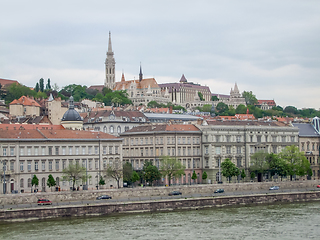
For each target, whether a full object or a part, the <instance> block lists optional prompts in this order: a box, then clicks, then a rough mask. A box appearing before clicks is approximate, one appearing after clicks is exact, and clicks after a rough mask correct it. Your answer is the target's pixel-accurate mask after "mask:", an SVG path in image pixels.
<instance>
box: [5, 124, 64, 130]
mask: <svg viewBox="0 0 320 240" xmlns="http://www.w3.org/2000/svg"><path fill="white" fill-rule="evenodd" d="M14 129H20V130H31V129H33V130H34V129H43V130H45V129H49V130H53V129H54V130H58V129H64V127H63V126H62V125H51V124H0V130H14Z"/></svg>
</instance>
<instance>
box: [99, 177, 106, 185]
mask: <svg viewBox="0 0 320 240" xmlns="http://www.w3.org/2000/svg"><path fill="white" fill-rule="evenodd" d="M105 184H106V182H105V181H104V179H103V177H102V176H100V181H99V185H100V186H103V185H105Z"/></svg>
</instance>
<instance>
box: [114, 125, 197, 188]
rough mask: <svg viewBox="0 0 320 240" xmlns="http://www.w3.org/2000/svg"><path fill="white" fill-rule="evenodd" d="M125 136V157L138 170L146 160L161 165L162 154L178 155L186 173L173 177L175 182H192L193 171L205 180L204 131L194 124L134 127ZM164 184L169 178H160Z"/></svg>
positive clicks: (123, 135) (157, 165)
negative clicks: (203, 173)
mask: <svg viewBox="0 0 320 240" xmlns="http://www.w3.org/2000/svg"><path fill="white" fill-rule="evenodd" d="M120 136H121V137H123V139H124V142H123V161H124V162H130V163H131V164H132V166H133V168H134V169H135V170H136V171H141V170H142V169H143V165H144V163H145V162H146V161H151V162H152V163H153V165H155V166H156V167H158V168H159V167H160V166H161V157H162V156H170V157H173V158H177V159H178V160H179V161H180V162H181V163H182V164H183V165H184V166H185V167H186V170H185V175H184V176H182V177H181V178H179V179H174V180H173V181H172V183H173V184H190V183H191V181H192V179H191V176H192V173H193V171H195V172H196V174H197V176H198V178H197V180H196V182H197V183H201V182H202V160H201V159H202V158H201V153H202V151H201V132H200V130H199V129H198V128H197V127H195V126H194V125H187V124H159V125H148V126H139V127H134V128H132V129H131V130H128V131H126V132H125V133H122V134H120ZM161 182H162V184H164V183H166V179H164V178H163V179H162V180H161Z"/></svg>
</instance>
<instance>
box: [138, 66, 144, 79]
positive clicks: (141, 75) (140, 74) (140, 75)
mask: <svg viewBox="0 0 320 240" xmlns="http://www.w3.org/2000/svg"><path fill="white" fill-rule="evenodd" d="M142 78H143V74H142V68H141V63H140V73H139V81H140V82H141V81H142Z"/></svg>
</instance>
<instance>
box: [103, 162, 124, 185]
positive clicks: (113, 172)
mask: <svg viewBox="0 0 320 240" xmlns="http://www.w3.org/2000/svg"><path fill="white" fill-rule="evenodd" d="M105 173H106V175H107V176H108V177H110V178H113V179H114V180H116V182H117V185H118V188H120V180H121V178H122V177H123V172H122V168H119V167H118V166H117V165H116V164H112V165H111V164H108V166H107V169H106V170H105Z"/></svg>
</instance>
